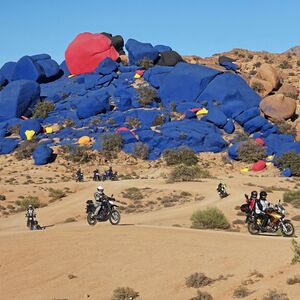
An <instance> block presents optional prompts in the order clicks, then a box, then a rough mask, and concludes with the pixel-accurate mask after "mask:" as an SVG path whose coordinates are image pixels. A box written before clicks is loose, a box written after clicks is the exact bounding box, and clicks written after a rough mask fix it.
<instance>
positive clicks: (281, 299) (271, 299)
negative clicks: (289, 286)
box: [262, 289, 289, 300]
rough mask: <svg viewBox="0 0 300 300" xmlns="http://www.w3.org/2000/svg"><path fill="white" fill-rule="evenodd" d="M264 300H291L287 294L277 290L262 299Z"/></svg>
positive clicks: (271, 291)
mask: <svg viewBox="0 0 300 300" xmlns="http://www.w3.org/2000/svg"><path fill="white" fill-rule="evenodd" d="M262 300H289V298H288V297H287V295H286V294H284V293H279V292H277V291H276V290H275V289H274V290H269V292H268V293H267V294H266V295H265V296H264V297H263V298H262Z"/></svg>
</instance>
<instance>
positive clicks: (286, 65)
mask: <svg viewBox="0 0 300 300" xmlns="http://www.w3.org/2000/svg"><path fill="white" fill-rule="evenodd" d="M278 67H279V68H281V69H291V68H292V65H291V64H289V62H288V61H287V60H284V61H283V62H282V63H281V64H280V65H279V66H278Z"/></svg>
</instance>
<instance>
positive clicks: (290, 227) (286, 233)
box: [280, 221, 295, 237]
mask: <svg viewBox="0 0 300 300" xmlns="http://www.w3.org/2000/svg"><path fill="white" fill-rule="evenodd" d="M283 223H284V226H285V228H286V231H285V230H284V228H283V226H280V231H281V233H282V235H283V236H286V237H290V236H293V235H294V232H295V228H294V225H293V224H292V223H291V222H290V221H284V222H283Z"/></svg>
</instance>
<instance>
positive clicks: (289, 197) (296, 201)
mask: <svg viewBox="0 0 300 300" xmlns="http://www.w3.org/2000/svg"><path fill="white" fill-rule="evenodd" d="M283 201H284V202H286V203H290V204H292V205H293V206H294V207H296V208H299V207H300V191H299V190H295V191H286V192H284V194H283Z"/></svg>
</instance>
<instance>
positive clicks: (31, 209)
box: [25, 204, 35, 218]
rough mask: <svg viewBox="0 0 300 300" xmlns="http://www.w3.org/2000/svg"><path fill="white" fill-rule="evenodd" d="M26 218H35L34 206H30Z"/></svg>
mask: <svg viewBox="0 0 300 300" xmlns="http://www.w3.org/2000/svg"><path fill="white" fill-rule="evenodd" d="M25 216H26V217H27V218H29V217H34V216H35V213H34V207H33V206H32V204H29V205H28V207H27V210H26V214H25Z"/></svg>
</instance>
